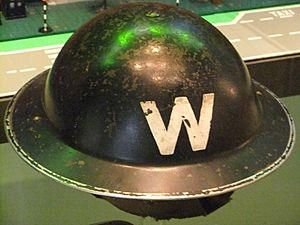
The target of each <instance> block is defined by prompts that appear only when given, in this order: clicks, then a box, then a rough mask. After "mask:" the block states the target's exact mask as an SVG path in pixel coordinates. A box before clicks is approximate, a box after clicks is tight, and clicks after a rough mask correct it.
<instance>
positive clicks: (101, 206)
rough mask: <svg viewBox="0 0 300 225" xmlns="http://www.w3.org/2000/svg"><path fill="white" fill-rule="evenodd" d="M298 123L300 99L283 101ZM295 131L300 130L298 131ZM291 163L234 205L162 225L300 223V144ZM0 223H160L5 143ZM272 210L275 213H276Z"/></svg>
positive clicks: (237, 196)
mask: <svg viewBox="0 0 300 225" xmlns="http://www.w3.org/2000/svg"><path fill="white" fill-rule="evenodd" d="M282 101H283V102H284V104H285V105H286V106H287V108H288V109H289V111H290V113H291V115H292V116H293V118H294V119H295V123H296V124H300V114H299V112H300V104H299V101H300V96H293V97H288V98H284V99H282ZM296 132H297V133H298V134H299V133H300V130H299V128H298V127H296ZM299 140H300V139H299V138H298V139H296V143H295V147H294V149H295V151H293V153H292V155H291V157H290V159H289V160H288V161H287V162H286V163H285V164H284V165H283V166H282V167H281V168H280V169H279V170H277V171H276V172H275V173H272V174H271V175H270V176H268V177H267V178H266V179H262V180H260V181H259V182H256V183H254V184H253V185H249V186H247V187H245V188H242V189H240V190H239V191H236V192H235V193H234V194H233V196H232V201H231V202H230V203H229V204H227V205H226V206H224V207H223V208H222V209H220V210H218V211H216V212H214V213H212V214H210V215H208V216H206V217H195V218H189V219H180V220H178V219H172V220H169V221H166V222H165V225H195V224H196V225H201V224H203V225H240V224H243V225H273V224H285V225H298V224H299V223H300V219H299V213H300V204H299V199H298V198H297V196H299V195H300V173H299V171H300V151H299V149H300V142H299ZM0 161H1V164H0V168H1V169H0V176H1V179H0V190H1V192H0V193H1V194H0V199H1V211H0V224H28V225H33V224H43V225H53V224H65V225H74V224H78V225H87V224H97V223H101V222H105V221H111V220H124V221H128V222H131V223H133V224H135V225H140V224H147V225H158V224H162V222H156V221H155V220H153V219H150V218H146V219H145V220H144V221H143V219H142V218H139V217H137V216H134V215H130V214H128V213H124V212H122V211H120V210H118V209H117V208H115V207H114V206H112V205H110V204H109V203H108V202H106V201H102V200H99V199H96V198H95V197H93V196H91V195H90V194H88V193H84V192H81V191H78V190H75V189H72V188H69V187H67V186H64V185H61V184H59V183H56V182H54V181H53V180H51V179H49V178H48V177H46V176H43V175H42V174H40V173H38V172H36V171H35V170H33V169H32V168H30V167H29V166H28V165H27V164H26V163H25V162H24V161H23V160H21V159H20V158H19V157H18V156H17V154H15V152H14V150H13V148H12V147H11V146H10V145H9V144H0ZM275 212H276V213H275Z"/></svg>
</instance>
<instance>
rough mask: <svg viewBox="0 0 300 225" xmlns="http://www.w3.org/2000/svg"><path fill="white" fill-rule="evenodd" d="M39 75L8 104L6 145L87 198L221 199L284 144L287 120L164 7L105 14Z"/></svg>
mask: <svg viewBox="0 0 300 225" xmlns="http://www.w3.org/2000/svg"><path fill="white" fill-rule="evenodd" d="M47 75H48V72H47V71H45V72H43V73H42V74H40V75H39V76H37V77H36V78H34V79H33V80H31V81H30V82H29V83H27V84H26V85H25V86H24V87H23V88H22V89H21V90H20V91H19V92H18V94H17V95H16V96H15V97H14V99H13V100H12V102H11V103H10V105H9V108H8V111H7V114H6V129H7V134H8V137H9V139H10V142H11V143H12V144H13V146H14V147H15V148H16V150H17V152H18V154H19V155H20V156H21V157H22V158H23V159H24V160H25V161H27V162H28V163H29V164H30V165H31V166H33V167H34V168H35V169H37V170H38V171H40V172H42V173H44V174H46V175H47V176H50V177H52V178H53V179H55V180H57V181H59V182H61V183H63V184H66V185H69V186H71V187H75V188H77V189H80V190H83V191H87V192H90V193H93V194H98V195H105V196H109V197H122V198H134V199H151V200H174V199H190V198H200V197H208V196H214V195H219V194H223V193H226V192H230V191H233V190H235V189H237V188H240V187H242V186H244V185H247V184H250V183H252V182H254V181H256V180H258V179H259V178H262V177H264V176H265V175H267V174H269V173H270V172H271V171H273V170H274V169H276V168H277V167H278V166H279V165H281V164H282V163H283V162H284V161H285V160H286V157H287V156H288V155H289V153H290V151H291V148H292V145H293V142H294V126H293V122H292V119H291V117H290V116H289V114H288V113H287V111H286V109H285V108H284V106H283V105H282V104H281V103H280V102H279V100H278V99H277V97H275V96H274V95H273V94H272V93H271V92H270V91H268V90H267V89H266V88H264V87H263V86H261V85H259V84H258V83H253V82H251V79H250V76H249V74H248V72H247V69H246V68H245V66H244V64H243V62H242V61H241V59H240V57H239V56H238V54H237V53H236V51H235V50H234V48H233V47H232V45H231V44H230V43H229V42H228V41H227V40H226V39H225V37H224V36H223V35H222V34H221V33H219V32H218V31H217V30H216V29H215V28H213V27H212V26H211V25H209V24H208V23H207V22H205V21H204V20H202V19H201V18H199V17H198V16H196V15H193V14H191V13H190V12H188V11H185V10H182V9H178V8H175V7H171V6H166V5H161V4H131V5H127V6H124V7H120V8H117V9H113V10H107V11H105V12H104V13H102V14H100V15H98V16H97V17H96V18H95V19H93V20H92V21H90V22H89V23H88V24H87V25H85V26H84V27H82V28H81V29H80V30H79V31H78V32H77V33H76V34H75V35H74V36H73V37H72V38H71V39H70V40H69V42H68V43H67V44H66V45H65V46H64V48H63V50H62V52H61V53H60V54H59V56H58V58H57V60H56V62H55V64H54V67H53V69H52V70H51V72H50V73H49V75H48V76H47ZM208 98H210V101H209V100H208ZM208 102H209V103H208ZM145 105H146V107H145V108H143V106H145ZM147 107H149V108H148V109H149V110H148V109H147ZM151 107H152V108H151ZM155 110H156V111H155ZM208 111H211V114H210V113H208ZM199 112H200V113H199ZM153 115H156V117H155V118H156V119H157V118H158V119H160V120H161V121H159V122H157V120H156V122H155V123H152V122H151V121H150V120H151V119H149V118H150V117H151V118H152V116H153ZM176 115H177V117H176ZM178 115H179V116H178ZM191 115H192V116H191ZM185 116H188V117H186V118H185ZM193 116H194V118H193ZM199 117H200V119H199ZM172 118H173V119H172ZM174 118H175V119H174ZM187 119H188V120H187ZM193 119H194V121H192V120H193ZM174 121H175V122H174ZM195 121H196V122H195ZM198 121H199V122H198ZM176 123H177V124H178V123H179V126H177V127H176V126H175V125H174V124H176ZM157 124H160V127H161V125H162V124H163V125H164V126H165V130H164V131H163V132H162V131H158V128H157V127H158V125H157ZM170 124H173V125H174V127H175V128H176V129H177V130H176V129H175V128H174V129H175V131H174V130H171V129H169V128H170V126H171V125H170ZM171 127H172V126H171ZM194 127H197V129H198V131H200V133H201V135H200V136H201V137H200V138H199V137H196V136H197V135H199V133H197V132H196V133H195V132H194V133H193V131H191V130H192V129H193V128H194ZM170 134H174V135H173V136H172V135H171V138H169V139H168V138H167V136H169V137H170ZM176 135H178V136H176ZM164 138H165V139H164ZM193 138H194V139H197V138H198V139H197V140H196V141H194V142H193ZM160 139H164V141H161V140H160ZM171 142H172V143H173V144H174V143H175V148H174V149H171V147H169V145H167V147H166V150H163V148H164V147H165V145H164V144H165V143H167V144H170V143H171ZM199 145H200V147H199Z"/></svg>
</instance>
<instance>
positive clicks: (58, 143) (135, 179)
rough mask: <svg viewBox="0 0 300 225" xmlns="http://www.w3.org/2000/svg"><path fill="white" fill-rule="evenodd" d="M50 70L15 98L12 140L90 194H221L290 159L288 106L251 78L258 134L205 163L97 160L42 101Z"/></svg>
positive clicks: (8, 119) (29, 157) (9, 115)
mask: <svg viewBox="0 0 300 225" xmlns="http://www.w3.org/2000/svg"><path fill="white" fill-rule="evenodd" d="M47 74H48V71H45V72H43V73H41V74H40V75H38V76H36V77H35V78H33V79H32V80H31V81H29V82H28V83H27V84H26V85H25V86H24V87H23V88H21V90H20V91H19V92H18V93H17V94H16V95H15V96H14V97H13V99H12V101H11V102H10V104H9V106H8V108H7V111H6V115H5V127H6V133H7V136H8V139H9V141H10V142H11V144H12V145H13V147H14V148H15V150H16V151H17V153H18V155H19V156H20V157H21V158H22V159H23V160H25V161H26V162H27V163H28V164H29V165H30V166H32V167H33V168H34V169H36V170H38V171H39V172H41V173H43V174H45V175H47V176H49V177H51V178H53V179H54V180H56V181H58V182H60V183H62V184H64V185H67V186H70V187H73V188H76V189H79V190H82V191H85V192H89V193H92V194H97V195H103V196H108V197H121V198H133V199H143V200H148V199H149V200H179V199H189V198H202V197H209V196H213V195H219V194H223V193H226V192H230V191H234V190H236V189H238V188H241V187H243V186H245V185H248V184H250V183H253V182H255V181H257V180H259V179H260V178H262V177H265V176H266V175H268V174H269V173H271V172H272V171H274V170H275V169H276V168H278V167H279V166H280V165H281V164H282V163H283V162H284V161H286V159H287V157H288V156H289V154H290V152H291V150H292V147H293V143H294V140H295V128H294V123H293V120H292V118H291V116H290V115H289V113H288V111H287V110H286V108H285V107H284V106H283V104H282V103H281V102H280V100H279V99H278V98H277V97H276V96H275V95H274V94H273V93H272V92H271V91H269V90H268V89H267V88H265V87H264V86H262V85H260V84H259V83H257V82H255V81H253V83H254V88H255V90H256V91H257V93H259V98H260V102H261V104H262V108H263V118H262V124H261V127H260V129H259V131H258V133H257V134H255V135H254V136H253V137H252V138H251V139H250V140H249V141H248V142H247V143H245V144H244V145H242V146H240V147H238V148H236V149H232V150H228V151H225V152H222V153H220V154H215V155H211V156H210V157H208V158H207V160H205V162H201V163H194V164H188V165H180V166H178V165H177V166H165V167H164V166H159V167H154V166H147V165H144V166H143V165H128V164H124V163H118V162H113V161H107V160H103V159H99V158H97V157H93V156H91V155H87V154H85V153H82V152H81V151H79V150H77V149H75V148H73V147H71V146H69V145H68V144H67V143H65V142H64V141H63V140H62V138H61V137H60V135H59V133H58V131H57V129H56V128H55V127H53V125H52V124H51V122H50V121H49V119H48V118H47V116H46V113H45V112H44V108H43V101H42V98H43V91H44V86H45V81H46V78H47ZM226 135H230V134H226ZM124 150H126V146H124Z"/></svg>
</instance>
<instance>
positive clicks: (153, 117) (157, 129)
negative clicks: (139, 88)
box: [140, 93, 215, 155]
mask: <svg viewBox="0 0 300 225" xmlns="http://www.w3.org/2000/svg"><path fill="white" fill-rule="evenodd" d="M214 97H215V95H214V93H208V94H204V95H203V100H202V107H200V118H199V120H198V121H199V122H198V121H197V119H196V117H195V115H194V112H193V109H192V107H191V104H190V102H189V100H188V98H187V97H177V98H175V100H174V106H173V109H172V112H171V116H170V121H169V124H168V128H166V127H165V124H164V122H163V120H162V118H161V115H160V112H159V110H158V109H157V107H156V103H155V101H146V102H140V105H141V107H142V110H143V112H144V114H145V117H146V120H147V123H148V125H149V128H150V130H151V132H152V135H153V137H154V140H155V142H156V144H157V146H158V149H159V152H160V154H161V155H173V154H174V151H175V147H176V143H177V139H178V135H179V132H180V129H181V125H182V123H184V125H185V128H186V131H187V134H188V137H189V141H190V144H191V147H192V149H193V151H199V150H205V149H206V146H207V143H208V139H209V132H210V127H211V120H212V114H213V105H214Z"/></svg>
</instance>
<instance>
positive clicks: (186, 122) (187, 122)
mask: <svg viewBox="0 0 300 225" xmlns="http://www.w3.org/2000/svg"><path fill="white" fill-rule="evenodd" d="M183 121H184V123H185V124H186V125H187V126H188V127H189V128H190V127H191V124H190V121H189V120H188V119H184V120H183Z"/></svg>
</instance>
